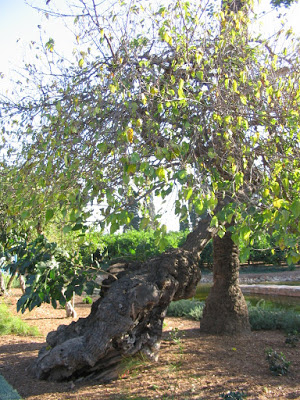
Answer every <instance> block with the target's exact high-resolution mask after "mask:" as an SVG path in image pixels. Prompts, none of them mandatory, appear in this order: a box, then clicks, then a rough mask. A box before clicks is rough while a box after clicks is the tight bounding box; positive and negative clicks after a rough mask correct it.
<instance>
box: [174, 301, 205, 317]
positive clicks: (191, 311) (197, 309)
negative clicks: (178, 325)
mask: <svg viewBox="0 0 300 400" xmlns="http://www.w3.org/2000/svg"><path fill="white" fill-rule="evenodd" d="M203 308H204V302H203V301H198V300H179V301H173V302H172V303H171V304H170V305H169V308H168V312H167V315H168V316H169V317H187V318H190V319H195V320H196V321H199V320H200V319H201V317H202V312H203Z"/></svg>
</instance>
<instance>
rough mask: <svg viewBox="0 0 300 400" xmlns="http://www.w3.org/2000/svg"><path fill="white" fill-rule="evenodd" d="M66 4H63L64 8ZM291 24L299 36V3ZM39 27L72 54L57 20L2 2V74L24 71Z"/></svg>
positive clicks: (21, 3)
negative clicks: (23, 68) (25, 60)
mask: <svg viewBox="0 0 300 400" xmlns="http://www.w3.org/2000/svg"><path fill="white" fill-rule="evenodd" d="M28 1H29V2H30V1H31V0H28ZM65 1H66V0H61V2H62V4H63V3H64V2H65ZM149 1H150V0H149ZM45 3H46V0H35V4H38V5H40V6H41V7H44V6H45ZM269 4H270V1H269V0H261V7H263V6H264V5H266V6H267V5H269ZM288 20H289V23H290V24H291V25H292V26H293V28H294V29H295V31H297V32H299V34H300V23H299V20H300V3H298V4H295V5H293V6H292V8H291V9H290V10H289V13H288ZM275 22H277V21H275V20H274V18H273V17H271V16H270V15H268V16H267V17H266V18H265V21H264V24H268V25H269V26H270V27H272V26H274V23H275ZM38 25H41V26H42V30H44V29H46V30H47V32H48V36H49V37H52V38H53V39H54V40H55V43H56V46H65V48H67V47H68V48H69V50H70V47H71V48H72V44H71V45H70V43H72V40H73V39H72V35H71V33H70V32H68V30H67V29H65V28H64V27H63V26H62V24H61V23H60V22H59V21H58V20H52V19H50V21H48V20H47V19H46V18H45V17H44V16H43V15H42V14H41V13H38V12H37V11H36V10H34V9H32V8H31V7H30V6H29V5H27V4H26V3H25V0H0V73H1V72H2V73H4V74H5V75H6V76H9V75H10V74H11V72H12V71H13V70H14V69H15V68H19V67H21V65H22V61H23V59H24V58H25V59H26V55H27V61H28V55H29V54H30V51H29V48H28V43H30V41H31V40H35V41H39V37H40V29H39V28H38ZM45 37H47V35H46V36H45ZM66 43H67V45H66ZM1 85H2V90H3V85H4V82H3V81H1V80H0V88H1ZM0 91H1V90H0Z"/></svg>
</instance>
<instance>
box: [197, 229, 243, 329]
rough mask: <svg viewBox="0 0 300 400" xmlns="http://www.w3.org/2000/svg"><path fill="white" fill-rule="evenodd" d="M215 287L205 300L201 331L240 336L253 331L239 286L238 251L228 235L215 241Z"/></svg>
mask: <svg viewBox="0 0 300 400" xmlns="http://www.w3.org/2000/svg"><path fill="white" fill-rule="evenodd" d="M213 258H214V264H213V286H212V288H211V290H210V293H209V296H208V298H207V300H206V303H205V307H204V310H203V318H202V320H201V323H200V330H201V331H202V332H208V333H215V334H241V333H247V332H249V331H250V324H249V318H248V308H247V304H246V301H245V299H244V296H243V294H242V291H241V289H240V287H239V281H238V278H239V266H240V262H239V251H238V246H236V245H235V244H234V242H233V240H232V239H231V233H230V232H229V231H227V232H226V234H225V236H224V237H223V238H222V239H221V238H220V237H219V236H215V237H214V238H213Z"/></svg>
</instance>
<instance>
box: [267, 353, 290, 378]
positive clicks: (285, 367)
mask: <svg viewBox="0 0 300 400" xmlns="http://www.w3.org/2000/svg"><path fill="white" fill-rule="evenodd" d="M266 359H267V361H268V363H269V369H270V371H271V372H272V374H273V375H276V376H281V375H286V374H287V373H288V372H289V367H290V364H291V363H290V361H287V360H286V358H285V355H284V354H283V353H277V351H275V350H273V349H267V350H266Z"/></svg>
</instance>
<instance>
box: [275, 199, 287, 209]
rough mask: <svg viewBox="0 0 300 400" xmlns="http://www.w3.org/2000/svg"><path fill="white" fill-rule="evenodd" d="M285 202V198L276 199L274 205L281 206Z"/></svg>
mask: <svg viewBox="0 0 300 400" xmlns="http://www.w3.org/2000/svg"><path fill="white" fill-rule="evenodd" d="M283 203H284V200H283V199H276V200H274V201H273V206H274V207H275V208H280V207H281V206H282V204H283Z"/></svg>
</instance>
